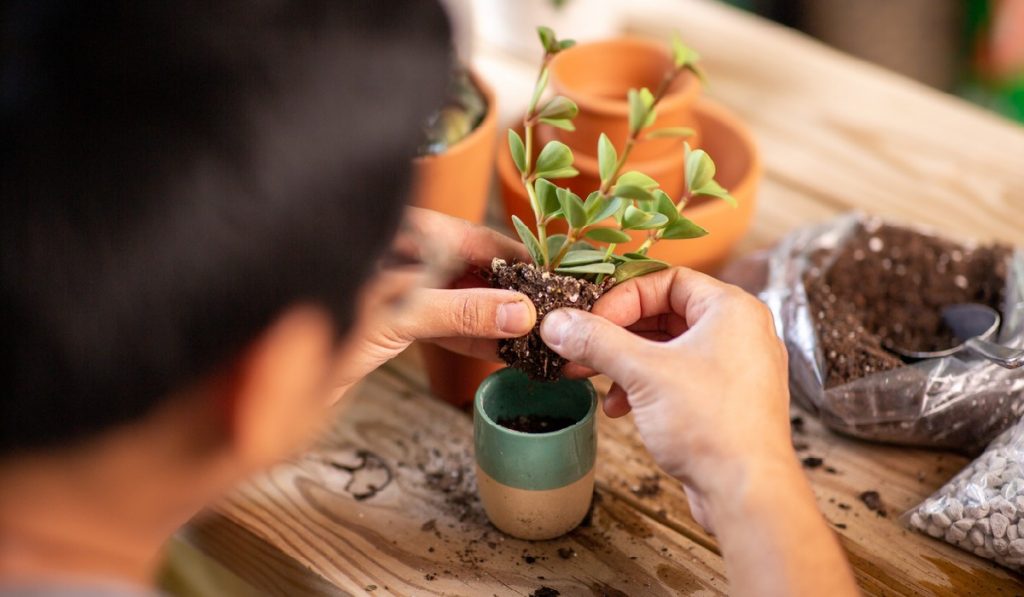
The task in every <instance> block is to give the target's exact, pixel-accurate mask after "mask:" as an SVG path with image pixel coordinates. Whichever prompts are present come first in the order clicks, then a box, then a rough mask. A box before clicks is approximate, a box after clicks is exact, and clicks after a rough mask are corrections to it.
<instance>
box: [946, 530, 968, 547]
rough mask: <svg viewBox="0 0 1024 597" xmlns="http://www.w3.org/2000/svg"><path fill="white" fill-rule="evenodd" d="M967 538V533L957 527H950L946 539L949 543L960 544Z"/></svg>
mask: <svg viewBox="0 0 1024 597" xmlns="http://www.w3.org/2000/svg"><path fill="white" fill-rule="evenodd" d="M966 538H967V533H966V532H964V531H962V530H960V529H958V528H956V527H949V528H948V529H946V535H945V539H946V542H947V543H959V542H961V541H963V540H964V539H966Z"/></svg>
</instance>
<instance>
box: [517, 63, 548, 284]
mask: <svg viewBox="0 0 1024 597" xmlns="http://www.w3.org/2000/svg"><path fill="white" fill-rule="evenodd" d="M550 60H551V54H547V53H545V54H544V60H543V62H541V65H540V72H538V73H537V80H536V81H535V82H534V84H533V85H534V93H535V94H536V95H537V96H539V95H540V93H542V92H543V90H541V91H540V92H538V91H537V87H538V86H540V84H541V81H543V80H544V73H545V71H546V70H547V68H548V62H549V61H550ZM536 111H537V106H536V105H532V106H530V109H529V110H528V111H527V113H526V115H525V116H523V136H524V137H525V140H524V142H523V147H524V150H525V152H526V156H525V157H526V167H525V168H523V174H522V176H521V177H520V179H521V180H522V182H523V187H525V188H526V194H527V195H528V196H529V197H530V206H531V207H533V218H534V220H535V221H536V224H537V241H538V242H539V243H540V256H541V261H542V263H538V264H537V265H539V266H541V267H545V266H546V265H547V264H548V240H547V238H548V230H547V224H546V223H545V222H544V217H543V212H542V211H541V205H540V201H539V200H538V199H537V192H536V191H535V190H534V188H533V181H534V177H533V129H534V127H535V126H536V122H535V119H534V116H535V113H536ZM551 269H554V268H551Z"/></svg>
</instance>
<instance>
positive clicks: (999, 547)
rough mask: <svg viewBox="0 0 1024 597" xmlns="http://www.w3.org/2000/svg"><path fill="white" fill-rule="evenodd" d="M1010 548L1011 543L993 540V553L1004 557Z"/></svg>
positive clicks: (1004, 540)
mask: <svg viewBox="0 0 1024 597" xmlns="http://www.w3.org/2000/svg"><path fill="white" fill-rule="evenodd" d="M1009 547H1010V542H1009V541H1007V540H1006V539H993V540H992V551H994V552H996V553H998V554H1000V555H1002V554H1005V553H1006V552H1007V550H1008V549H1009Z"/></svg>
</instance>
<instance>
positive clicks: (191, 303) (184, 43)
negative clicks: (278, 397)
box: [0, 0, 451, 456]
mask: <svg viewBox="0 0 1024 597" xmlns="http://www.w3.org/2000/svg"><path fill="white" fill-rule="evenodd" d="M450 59H451V47H450V40H449V26H448V21H447V18H446V16H445V15H444V12H443V10H442V9H441V8H440V7H439V6H438V5H437V4H436V3H435V2H427V1H424V0H405V1H395V0H387V1H379V0H344V1H341V0H218V1H216V2H198V1H196V2H189V1H182V0H175V1H167V2H146V1H133V2H77V1H72V0H67V1H53V0H23V1H18V2H4V3H3V4H2V8H0V155H2V160H0V201H2V209H0V237H2V241H3V254H2V257H0V277H2V285H3V289H2V291H0V301H2V308H3V320H2V321H3V329H2V330H0V338H2V340H0V347H2V348H0V354H2V355H3V356H2V357H0V358H2V359H3V360H4V362H5V366H4V367H3V369H6V371H5V372H3V374H2V380H0V456H4V455H10V454H13V453H16V452H23V451H30V450H36V449H42V448H47V447H53V446H62V445H67V444H69V443H72V442H74V441H77V440H80V439H82V438H85V437H88V436H90V435H94V434H96V433H99V432H101V431H103V430H104V429H107V428H110V427H112V426H115V425H118V424H122V423H125V422H129V421H131V420H133V419H137V418H139V417H140V416H142V415H144V414H145V413H147V412H148V411H150V410H151V409H152V408H153V407H154V406H155V405H156V404H157V403H158V401H160V400H161V399H162V398H164V397H166V396H168V395H169V394H171V393H172V392H174V391H175V390H177V389H182V388H184V387H186V386H187V385H188V384H189V383H192V382H194V381H196V380H198V379H200V378H201V377H202V376H203V375H206V374H209V373H211V372H212V371H214V370H215V369H216V368H217V367H218V366H223V365H224V364H226V363H228V362H229V361H230V360H231V359H232V358H236V357H237V355H239V354H240V351H241V350H242V349H244V347H245V346H246V345H247V344H248V343H250V342H252V341H253V340H254V339H255V338H256V337H257V336H258V335H259V334H260V333H261V332H262V331H264V330H265V329H266V328H267V326H268V325H269V324H271V323H272V322H273V321H274V320H275V319H276V318H277V317H279V316H280V315H281V314H282V313H283V312H284V311H285V310H286V309H287V308H288V307H289V306H293V305H296V304H300V303H312V304H318V305H323V306H325V307H326V308H328V309H329V310H330V312H331V313H332V315H333V316H334V317H335V319H336V323H337V326H338V330H339V333H344V332H345V330H347V329H348V327H349V326H350V325H351V323H352V319H353V317H354V309H355V303H356V300H357V295H358V289H359V288H360V286H361V285H362V284H364V283H365V282H366V280H367V279H368V277H369V275H370V273H371V270H372V269H373V268H374V264H375V262H376V261H377V258H378V257H379V255H380V254H381V253H382V251H383V250H384V249H385V247H386V245H387V244H388V243H389V241H390V239H391V237H392V235H393V233H394V230H395V228H396V226H397V221H398V219H399V217H400V212H401V206H402V205H403V204H404V202H405V200H406V195H407V190H408V184H409V178H410V168H411V166H410V162H411V158H412V157H413V156H414V152H415V149H416V147H417V145H418V144H419V142H420V135H421V131H422V123H423V122H424V121H425V119H426V118H427V116H428V114H429V113H430V111H431V110H433V109H434V108H436V107H437V106H439V105H440V104H441V100H442V97H443V93H444V87H445V82H446V79H447V77H448V75H449V70H450V68H449V67H450V64H449V62H450Z"/></svg>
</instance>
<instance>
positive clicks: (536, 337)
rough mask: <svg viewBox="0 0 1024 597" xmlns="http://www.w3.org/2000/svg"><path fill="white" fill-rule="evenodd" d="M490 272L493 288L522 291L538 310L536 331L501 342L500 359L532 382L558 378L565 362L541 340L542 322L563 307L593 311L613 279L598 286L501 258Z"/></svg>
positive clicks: (499, 347) (495, 262)
mask: <svg viewBox="0 0 1024 597" xmlns="http://www.w3.org/2000/svg"><path fill="white" fill-rule="evenodd" d="M491 270H492V271H491V274H490V282H491V286H493V287H494V288H503V289H505V290H515V291H518V292H521V293H523V294H525V295H526V296H528V297H529V298H530V300H531V301H533V304H534V306H535V307H536V308H537V325H536V326H534V328H533V330H532V331H531V332H530V333H529V334H527V335H525V336H522V337H519V338H508V339H505V340H499V341H498V356H500V357H501V358H502V360H504V361H505V363H506V364H508V365H509V366H510V367H516V368H518V369H521V370H523V371H524V372H526V374H527V375H529V376H530V378H531V379H537V380H545V381H554V380H557V379H559V378H560V377H561V376H562V367H564V366H565V363H566V361H565V359H563V358H562V357H560V356H559V355H558V354H557V353H555V352H554V351H552V350H551V349H550V348H548V347H547V345H546V344H544V341H543V340H541V338H540V323H541V321H542V320H543V319H544V316H545V315H547V314H548V313H549V312H551V311H554V310H555V309H561V308H563V307H573V308H576V309H583V310H584V311H590V309H591V308H592V307H593V306H594V303H595V302H597V299H598V298H600V296H601V295H602V294H604V291H605V290H607V289H608V288H609V287H610V286H611V283H612V281H611V279H608V280H607V282H606V283H605V284H603V285H601V286H598V285H596V284H593V283H592V282H589V281H587V280H581V279H579V278H571V277H569V276H561V275H557V274H551V273H548V272H545V271H541V270H540V269H537V267H536V266H535V265H534V264H532V263H512V264H509V263H506V262H505V261H504V260H502V259H495V260H494V262H493V263H492V264H491Z"/></svg>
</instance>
